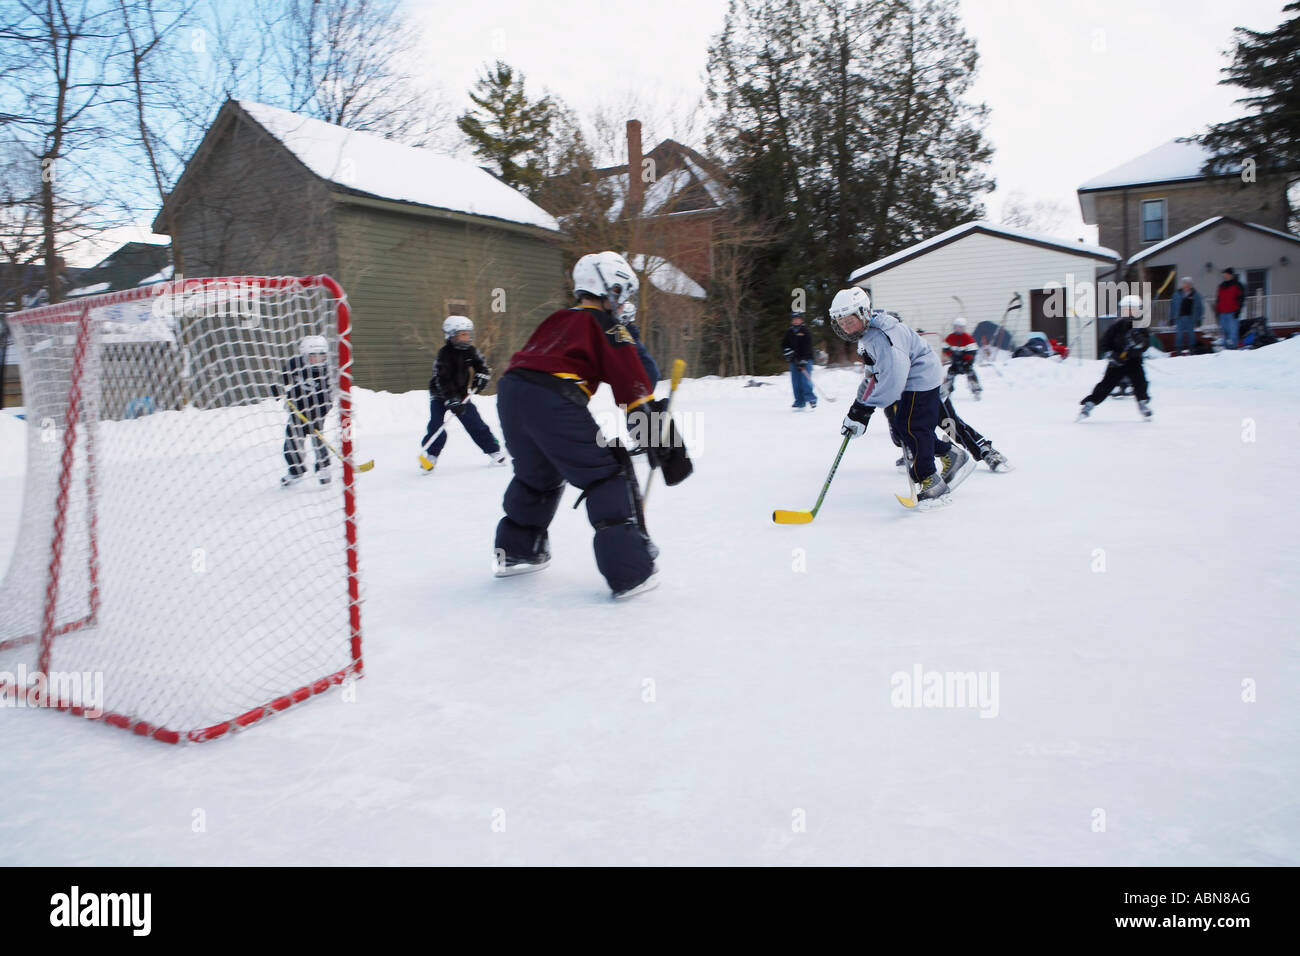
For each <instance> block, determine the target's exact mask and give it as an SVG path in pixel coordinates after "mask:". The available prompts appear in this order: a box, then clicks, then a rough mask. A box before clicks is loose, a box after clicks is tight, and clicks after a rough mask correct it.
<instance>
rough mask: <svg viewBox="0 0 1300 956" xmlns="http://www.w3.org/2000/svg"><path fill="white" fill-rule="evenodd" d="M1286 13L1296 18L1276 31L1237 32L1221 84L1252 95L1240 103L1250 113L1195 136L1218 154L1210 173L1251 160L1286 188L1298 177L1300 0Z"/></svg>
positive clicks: (1293, 211) (1208, 167)
mask: <svg viewBox="0 0 1300 956" xmlns="http://www.w3.org/2000/svg"><path fill="white" fill-rule="evenodd" d="M1282 12H1283V13H1290V14H1292V17H1291V18H1290V19H1289V20H1286V21H1285V22H1283V23H1282V24H1281V25H1280V26H1279V27H1278V28H1277V29H1275V30H1272V31H1269V32H1267V33H1260V32H1257V31H1255V30H1247V29H1246V28H1245V27H1237V29H1236V30H1235V31H1234V33H1235V35H1236V47H1235V49H1234V51H1233V56H1232V62H1231V63H1230V64H1229V65H1228V66H1226V67H1224V68H1223V73H1224V77H1223V79H1221V80H1220V81H1219V83H1220V84H1221V85H1224V86H1240V87H1241V88H1243V89H1245V90H1249V91H1251V95H1249V96H1244V97H1242V98H1241V99H1239V100H1237V102H1238V103H1240V104H1241V105H1242V106H1244V107H1246V109H1247V110H1248V111H1249V112H1248V113H1247V115H1245V116H1243V117H1241V118H1239V119H1235V120H1232V121H1230V122H1227V123H1219V124H1217V125H1214V126H1211V127H1210V129H1209V130H1208V131H1207V132H1206V133H1204V134H1203V135H1201V136H1199V137H1197V140H1198V141H1199V142H1200V143H1201V144H1202V145H1203V146H1205V147H1206V148H1207V149H1209V150H1210V151H1211V152H1212V153H1213V154H1214V155H1213V156H1212V157H1211V158H1210V159H1209V161H1208V162H1207V163H1206V165H1205V172H1206V173H1207V174H1209V175H1219V174H1223V173H1226V172H1229V171H1230V170H1232V169H1234V168H1235V167H1236V166H1237V165H1238V164H1240V163H1241V162H1242V160H1243V159H1252V160H1254V162H1255V168H1256V170H1257V172H1258V173H1279V174H1282V175H1285V176H1287V182H1288V185H1290V184H1293V183H1295V182H1296V181H1297V179H1300V2H1297V0H1292V2H1291V3H1288V4H1287V5H1286V6H1285V7H1283V8H1282ZM1295 214H1296V209H1295V207H1294V205H1293V206H1292V209H1291V216H1292V219H1293V221H1292V228H1293V229H1294V228H1296V227H1297V225H1300V224H1298V223H1296V222H1295V221H1294V217H1295Z"/></svg>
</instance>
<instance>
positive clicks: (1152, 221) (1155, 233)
mask: <svg viewBox="0 0 1300 956" xmlns="http://www.w3.org/2000/svg"><path fill="white" fill-rule="evenodd" d="M1163 238H1165V201H1164V200H1163V199H1144V200H1142V241H1143V242H1159V241H1160V240H1161V239H1163Z"/></svg>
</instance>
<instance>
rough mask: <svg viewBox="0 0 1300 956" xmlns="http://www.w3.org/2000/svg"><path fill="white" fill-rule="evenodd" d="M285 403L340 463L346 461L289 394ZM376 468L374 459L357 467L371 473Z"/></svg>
mask: <svg viewBox="0 0 1300 956" xmlns="http://www.w3.org/2000/svg"><path fill="white" fill-rule="evenodd" d="M284 403H285V404H286V405H288V406H289V411H291V412H293V413H294V414H295V415H297V416H298V417H299V418H300V419H302V423H303V424H304V425H306V426H307V427H308V428H310V429H311V433H312V434H313V435H315V436H316V440H317V441H319V442H320V443H321V444H322V445H324V446H325V447H326V448H328V449H329V450H330V451H332V452H334V457H335V458H337V459H338V460H339V461H346V459H345V458H344V457H343V456H342V455H340V454H339V453H338V451H337V450H335V448H334V446H333V445H331V444H330V443H329V442H327V441H326V440H325V436H324V435H322V434H321V433H320V432H319V431H317V430H316V426H315V425H313V424H312V423H311V421H310V420H309V419H308V418H307V416H306V415H304V414H303V413H302V412H300V411H298V406H297V405H295V404H294V403H293V399H292V398H290V397H289V396H288V394H286V395H285V396H284ZM374 467H375V463H374V460H373V459H372V460H370V461H363V462H362V463H361V464H359V465H357V471H369V470H370V469H371V468H374Z"/></svg>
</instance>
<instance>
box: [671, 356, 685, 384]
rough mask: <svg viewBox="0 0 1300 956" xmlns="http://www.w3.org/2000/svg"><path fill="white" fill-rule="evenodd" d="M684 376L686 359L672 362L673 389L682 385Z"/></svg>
mask: <svg viewBox="0 0 1300 956" xmlns="http://www.w3.org/2000/svg"><path fill="white" fill-rule="evenodd" d="M685 374H686V359H677V360H676V361H674V362H673V388H676V387H677V386H678V385H680V384H682V376H683V375H685Z"/></svg>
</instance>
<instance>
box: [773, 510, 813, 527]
mask: <svg viewBox="0 0 1300 956" xmlns="http://www.w3.org/2000/svg"><path fill="white" fill-rule="evenodd" d="M812 519H813V513H812V512H811V511H779V510H778V511H773V512H772V520H773V521H775V522H776V523H777V524H807V523H808V522H810V521H812Z"/></svg>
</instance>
